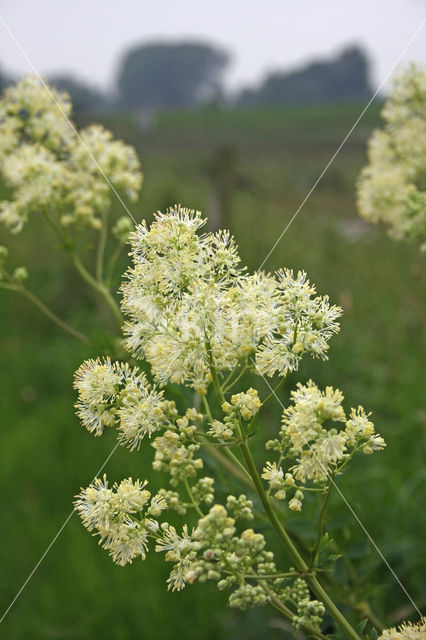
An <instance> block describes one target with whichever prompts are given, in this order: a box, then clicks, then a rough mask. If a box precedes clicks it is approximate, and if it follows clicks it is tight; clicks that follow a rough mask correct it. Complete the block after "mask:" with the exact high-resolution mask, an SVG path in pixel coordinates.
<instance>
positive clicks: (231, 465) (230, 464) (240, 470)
mask: <svg viewBox="0 0 426 640" xmlns="http://www.w3.org/2000/svg"><path fill="white" fill-rule="evenodd" d="M202 401H203V405H204V410H205V412H206V415H207V417H208V419H209V421H210V422H211V421H212V420H213V417H212V412H211V410H210V405H209V402H208V400H207V398H206V396H202ZM223 451H224V453H225V455H226V456H227V457H228V458H229V460H227V459H226V458H225V456H224V455H223V454H222V453H221V452H220V451H217V450H216V449H210V450H209V453H211V455H212V456H213V458H216V460H217V461H218V462H220V463H221V464H222V465H223V466H224V467H225V468H226V469H228V470H229V471H231V473H233V474H234V476H237V477H238V478H239V479H240V480H242V481H243V482H245V483H246V484H247V483H248V485H249V486H250V487H251V488H253V487H252V482H251V478H250V476H249V474H248V473H247V469H246V468H245V467H244V465H243V464H241V462H240V460H238V458H237V456H236V455H235V454H234V453H232V451H231V450H230V449H229V447H227V446H224V447H223Z"/></svg>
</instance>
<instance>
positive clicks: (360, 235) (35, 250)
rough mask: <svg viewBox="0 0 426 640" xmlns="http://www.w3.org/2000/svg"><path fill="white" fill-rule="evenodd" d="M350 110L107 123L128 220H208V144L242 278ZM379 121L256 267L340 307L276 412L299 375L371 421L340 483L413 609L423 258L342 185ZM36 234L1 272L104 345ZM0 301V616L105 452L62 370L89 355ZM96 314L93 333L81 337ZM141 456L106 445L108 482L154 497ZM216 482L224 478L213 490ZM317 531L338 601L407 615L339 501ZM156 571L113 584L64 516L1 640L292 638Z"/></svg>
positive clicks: (105, 561)
mask: <svg viewBox="0 0 426 640" xmlns="http://www.w3.org/2000/svg"><path fill="white" fill-rule="evenodd" d="M360 111H361V107H360V106H358V105H347V106H339V107H321V108H320V109H317V108H305V109H288V110H277V111H273V112H257V111H247V112H243V113H239V112H219V111H206V112H198V113H191V114H187V113H175V114H167V115H163V116H161V117H159V118H158V121H157V122H156V124H155V126H154V128H153V130H152V131H150V132H148V133H141V132H139V131H138V130H137V127H136V126H135V125H134V123H132V122H131V121H130V120H128V119H125V118H124V119H123V118H121V119H114V121H113V122H112V123H110V124H112V125H113V127H114V128H115V130H116V131H117V132H118V134H119V135H123V136H124V137H126V138H127V139H130V140H131V141H132V142H133V143H134V144H135V145H136V147H137V149H138V152H139V154H140V156H141V160H142V164H143V169H144V174H145V184H144V188H143V193H142V197H141V200H140V202H139V203H138V205H137V206H135V207H133V208H132V213H133V215H135V217H137V218H139V219H140V218H143V217H145V218H147V219H150V218H151V215H152V211H154V210H157V209H164V208H165V207H166V206H168V205H169V204H174V203H175V202H181V203H182V204H183V205H186V206H189V207H192V208H200V209H202V210H203V211H204V212H206V213H208V211H209V207H210V203H211V199H212V193H213V190H214V186H213V183H212V179H211V166H212V157H213V154H214V153H215V152H216V151H217V149H218V148H220V147H221V146H222V145H225V144H226V145H231V147H232V148H233V149H234V153H235V163H236V166H235V174H234V178H235V180H234V186H235V188H234V189H233V193H232V206H231V215H230V217H229V218H228V219H226V220H224V225H225V226H227V227H230V228H231V230H232V232H233V233H234V234H235V236H236V239H237V242H238V244H239V246H240V252H241V256H242V260H243V262H245V263H247V264H248V265H249V267H250V268H251V269H255V268H257V267H258V266H259V265H260V264H261V263H262V261H263V260H264V258H265V256H266V255H267V253H268V252H269V250H270V249H271V247H272V245H273V244H274V242H275V241H276V239H277V238H278V236H279V234H280V233H281V231H282V229H283V228H284V227H285V226H286V224H287V222H288V221H289V220H290V218H291V216H292V215H293V214H294V212H295V211H296V209H297V207H298V206H299V204H300V202H301V201H302V200H303V198H304V196H305V195H306V193H307V191H308V190H309V188H310V187H311V185H312V184H313V182H314V181H315V180H316V178H317V176H318V175H319V173H320V172H321V171H322V169H323V167H324V166H325V164H326V163H327V162H328V160H329V158H330V156H331V154H332V153H333V152H334V150H335V149H336V147H337V146H338V144H339V143H340V141H341V139H342V138H343V137H344V135H345V133H346V132H347V130H348V129H349V128H350V126H351V125H352V123H353V121H354V120H355V118H356V116H357V115H358V113H359V112H360ZM377 123H378V108H377V107H375V108H374V109H372V110H371V111H370V112H369V113H368V115H367V118H366V119H365V120H363V121H362V123H361V124H360V126H359V127H358V128H357V129H356V132H355V135H354V136H353V137H352V138H351V139H350V140H349V141H348V143H347V144H346V145H345V147H344V148H343V150H342V152H341V153H340V154H339V156H338V158H337V159H336V161H335V163H334V164H333V166H332V167H331V168H330V170H329V171H328V172H327V174H326V175H325V177H324V179H323V180H322V181H321V183H320V184H319V185H318V188H317V189H316V190H315V192H314V193H313V195H312V197H311V198H310V200H309V201H308V202H307V203H306V205H305V206H304V208H303V209H302V211H301V212H300V214H299V215H298V217H297V218H296V220H295V221H294V223H293V225H292V226H291V227H290V229H289V230H288V231H287V233H286V234H285V236H284V237H283V239H282V240H281V242H280V243H279V245H278V247H277V248H276V250H275V251H274V252H273V254H272V255H271V257H270V259H269V260H268V262H267V264H266V265H265V268H266V269H269V270H272V269H274V268H278V267H281V266H288V267H291V268H293V269H296V270H297V269H305V270H306V271H307V272H308V274H309V276H310V278H311V280H312V281H313V282H315V283H316V285H317V289H318V291H319V292H320V293H328V294H329V295H330V298H331V300H332V301H333V302H337V303H338V304H341V305H342V306H343V308H344V310H345V313H344V316H343V319H342V329H341V333H340V334H339V335H338V336H337V337H336V338H334V339H333V340H332V343H331V350H330V360H329V361H328V362H326V363H322V362H318V361H306V360H305V361H304V363H303V364H302V367H301V370H300V371H299V372H298V373H297V374H293V375H292V376H291V378H290V379H289V381H288V383H287V384H286V386H285V388H284V389H283V390H282V392H281V396H280V397H281V399H282V401H283V402H284V403H285V402H286V401H287V399H288V396H289V392H290V389H291V387H292V386H294V385H295V383H296V382H297V381H298V380H302V381H306V380H307V379H309V378H310V377H312V378H313V379H314V380H315V381H316V382H317V383H318V384H319V385H326V384H331V385H335V386H337V387H339V388H341V389H342V390H343V391H344V393H345V397H346V401H347V404H348V406H352V405H355V406H356V405H357V404H358V403H362V404H363V405H364V406H365V407H366V408H368V409H369V410H372V411H373V418H374V421H375V424H376V427H377V430H378V431H379V432H380V433H381V434H382V435H383V436H384V437H385V439H386V440H387V442H388V447H387V448H386V449H385V451H384V452H383V453H380V454H377V455H375V456H374V457H372V458H370V457H368V456H364V457H362V458H360V459H358V460H357V461H355V462H354V464H353V466H352V468H351V470H350V471H349V472H348V473H347V474H346V475H344V476H343V477H342V478H341V479H340V480H339V486H340V487H341V490H342V492H343V493H344V495H345V496H346V498H347V499H348V501H349V502H350V504H351V505H352V506H353V509H354V510H355V511H356V513H357V514H358V516H359V518H360V519H361V521H362V522H363V524H364V525H365V527H366V529H367V530H368V531H369V533H370V534H371V536H372V538H373V539H374V540H375V541H376V543H377V544H378V546H379V547H380V549H381V551H382V552H383V554H384V555H385V556H386V558H387V560H388V561H389V563H390V564H391V566H392V568H393V569H394V570H395V572H396V574H397V575H398V577H399V578H400V580H401V581H402V583H403V584H404V586H405V587H406V589H407V591H408V592H409V593H410V595H411V596H412V597H413V599H414V600H415V602H416V603H417V604H418V605H419V606H422V607H424V606H425V604H426V602H425V598H426V594H425V592H424V587H423V583H422V578H421V576H422V573H423V574H424V570H425V568H426V567H425V565H426V557H425V552H424V545H423V544H422V539H423V538H422V529H423V531H424V526H425V515H424V510H422V509H421V500H422V495H424V484H425V480H426V472H425V471H424V467H423V466H422V460H423V459H424V447H425V440H426V438H425V427H426V409H425V407H424V371H425V364H426V362H425V357H424V353H425V351H424V346H425V338H424V332H423V331H422V329H423V327H424V312H425V305H424V291H425V279H426V278H425V273H424V259H422V258H421V256H420V254H419V252H418V250H417V248H416V247H410V246H407V245H404V244H398V243H396V242H394V241H392V240H390V239H389V238H388V237H387V236H386V235H385V233H384V232H383V230H381V229H373V228H371V227H369V226H367V225H366V224H364V223H363V222H362V221H361V220H360V219H359V218H358V216H357V212H356V208H355V201H354V184H355V180H356V176H357V174H358V172H359V169H360V168H361V167H362V166H363V163H364V162H365V141H366V139H367V137H368V135H369V133H370V132H371V128H372V127H373V126H375V125H376V124H377ZM40 224H41V223H40V221H39V220H37V219H36V220H33V221H32V222H31V224H30V225H29V227H28V229H26V230H25V232H24V233H23V234H22V236H20V237H18V238H13V239H12V251H11V256H12V258H11V260H12V261H13V263H14V264H16V265H18V264H22V263H24V264H26V265H28V267H29V270H30V276H31V277H30V281H29V286H31V288H32V289H33V290H35V291H37V292H38V293H39V294H40V296H41V297H43V299H44V300H47V301H49V302H51V304H52V306H54V307H55V310H57V311H58V313H60V314H62V315H63V316H65V317H67V318H68V319H70V320H72V321H74V322H75V324H76V325H77V326H78V328H80V329H84V330H86V331H88V332H97V333H98V340H99V342H101V341H102V339H103V338H102V334H103V332H104V331H106V330H107V329H108V322H109V317H108V315H107V314H105V315H104V313H103V312H102V310H101V309H100V308H99V306H98V305H97V304H96V305H95V306H93V302H92V301H91V298H90V296H89V295H88V292H87V291H86V289H85V287H84V285H81V284H80V283H79V281H78V280H77V278H76V276H75V275H74V274H73V272H72V271H71V269H70V266H69V265H68V264H67V263H66V261H65V259H64V258H63V257H62V255H61V253H60V252H59V251H58V250H57V249H56V248H53V249H52V242H51V238H50V237H49V234H48V231H47V230H43V229H42V228H41V227H40V226H39V225H40ZM0 233H1V236H0V244H1V243H2V242H6V239H7V243H8V244H9V238H8V237H7V235H6V233H5V232H4V230H3V229H2V230H1V231H0ZM124 266H125V262H124V261H123V262H122V264H121V268H122V269H123V268H124ZM0 295H1V297H0V331H1V335H2V337H3V339H2V347H1V354H2V363H3V366H2V367H1V369H0V385H1V389H2V393H1V396H0V415H1V416H2V420H1V423H2V426H3V429H2V447H1V452H0V474H1V482H0V487H1V489H0V491H1V499H2V502H3V504H4V508H3V513H2V519H1V525H0V526H1V536H2V545H1V550H0V554H1V561H2V572H1V576H0V603H1V607H0V608H1V609H5V608H6V606H8V604H9V602H10V601H11V600H12V598H13V597H14V595H15V594H16V592H17V590H18V589H19V587H20V586H21V584H22V583H23V582H24V580H25V579H26V577H27V575H28V573H29V571H30V570H31V569H32V567H33V566H34V565H35V563H36V562H37V561H38V559H39V558H40V556H41V554H42V553H43V551H44V549H45V548H46V547H47V545H48V544H49V542H50V540H51V539H52V538H53V536H54V535H55V533H56V532H57V530H58V528H59V526H60V525H61V524H62V522H63V521H64V520H65V518H66V517H67V515H68V514H69V512H70V510H71V502H72V499H73V495H74V494H75V493H76V492H77V491H78V489H79V487H80V486H82V485H86V484H87V483H88V482H90V480H91V479H92V477H93V475H94V473H95V472H96V470H97V469H98V468H99V467H100V466H101V464H102V462H103V461H104V460H105V458H106V457H107V455H108V454H109V452H110V451H111V450H112V448H113V447H114V445H115V437H114V434H113V433H108V434H106V435H105V436H104V437H103V438H97V439H95V438H93V437H91V436H90V435H89V434H88V433H87V432H86V431H85V430H83V429H82V428H81V427H80V425H79V423H78V421H77V419H76V418H75V416H74V413H73V408H72V405H73V402H74V393H73V391H72V375H73V372H74V370H75V369H76V368H77V366H78V365H79V364H80V363H81V361H82V360H83V359H84V358H87V357H89V356H92V355H97V353H92V352H91V351H90V350H89V349H88V348H87V347H85V346H83V345H78V344H76V343H74V342H73V341H72V339H71V338H68V337H67V336H66V335H63V334H61V333H60V332H59V331H58V330H57V329H56V328H55V327H54V326H51V325H50V324H49V323H48V321H47V320H46V321H45V319H44V318H43V317H42V316H40V315H39V314H38V311H37V310H36V309H33V308H31V307H29V306H28V305H27V303H26V302H25V301H24V300H23V299H22V300H21V299H19V298H18V297H14V296H13V294H7V293H5V292H1V293H0ZM93 312H96V313H97V317H98V318H100V320H101V322H100V323H96V324H95V323H94V321H93V315H92V314H93ZM102 326H103V327H104V329H102V328H100V327H102ZM265 393H266V390H265ZM279 416H280V408H279V407H278V406H273V403H270V406H269V409H268V413H267V415H266V416H265V420H264V424H263V429H264V430H265V434H263V433H262V434H259V436H258V439H259V446H258V448H257V450H256V452H255V453H256V459H257V460H258V462H259V464H260V463H261V460H262V459H263V458H262V456H263V453H262V442H263V440H264V439H267V438H268V437H270V435H271V433H273V431H274V429H276V428H277V424H278V423H279ZM149 449H150V447H149V443H148V442H147V443H146V445H145V446H144V447H143V451H142V452H141V453H139V454H138V453H133V454H130V453H129V452H128V451H127V450H123V449H121V448H119V449H118V450H117V451H116V452H115V454H114V455H113V457H112V458H111V460H110V462H109V463H108V465H107V469H106V470H107V472H108V475H109V476H110V477H111V478H112V479H120V478H122V477H124V476H128V475H133V477H138V476H139V477H150V478H151V477H152V482H153V483H158V482H159V480H158V478H157V476H155V475H153V474H152V473H151V471H150V470H149V467H150V462H149V455H150V452H149ZM230 482H231V485H232V481H230V480H229V478H227V477H226V476H221V477H220V478H219V483H218V484H219V489H220V490H222V489H223V490H224V489H226V488H227V486H228V485H229V483H230ZM311 509H312V510H314V509H315V505H314V504H313V505H312V506H311ZM308 511H309V508H308ZM289 526H290V527H291V528H292V529H293V531H295V532H297V533H298V535H300V536H301V537H302V538H305V539H306V540H309V537H310V535H311V531H310V527H309V522H307V516H306V515H304V514H303V513H302V514H301V515H300V516H291V517H289ZM329 526H330V528H331V529H332V531H333V533H334V535H335V537H336V539H337V540H338V542H339V544H342V545H343V544H344V545H345V546H346V547H347V549H348V555H349V556H350V558H351V561H352V563H353V566H354V567H355V569H356V571H357V573H358V574H359V579H360V584H359V585H353V586H352V589H353V590H355V591H357V592H358V594H362V595H363V596H365V597H366V598H367V599H368V600H369V601H370V603H371V605H372V607H373V609H374V611H375V613H376V614H377V615H378V616H379V617H381V618H383V619H384V621H385V622H386V624H387V625H390V624H393V623H394V622H395V621H397V620H398V619H400V618H403V617H407V616H408V617H409V616H413V613H414V612H413V610H412V608H411V605H410V603H409V601H408V599H407V597H406V596H405V594H404V593H403V591H402V590H401V588H400V586H399V585H398V583H397V582H396V581H395V579H394V578H393V577H392V575H391V574H390V572H389V569H388V568H387V567H386V566H385V564H384V563H383V561H382V560H381V558H380V557H379V555H378V554H377V552H376V551H375V550H374V548H373V547H372V546H371V545H369V543H368V541H367V540H366V537H365V535H364V533H363V531H362V530H361V529H360V527H359V525H358V524H357V523H356V522H355V520H354V518H353V516H352V514H351V513H350V512H349V510H348V509H347V507H346V505H345V504H344V502H343V501H342V499H341V498H340V497H339V496H338V495H335V496H333V497H332V500H331V508H330V515H329ZM266 533H267V534H268V532H267V531H266ZM277 552H278V558H280V552H279V550H277ZM348 570H349V571H350V570H351V567H349V569H348V567H347V566H346V565H345V563H344V562H343V561H339V562H338V563H337V573H336V577H337V579H338V581H340V582H339V584H340V585H341V586H340V587H338V590H339V589H340V590H341V591H342V592H343V591H344V589H345V586H344V585H345V583H346V582H347V577H348V576H347V573H348ZM167 574H168V567H167V566H166V565H165V564H164V562H163V559H162V558H160V557H157V555H156V554H154V553H152V554H151V555H150V556H149V557H148V559H147V560H146V562H144V563H142V562H136V563H134V564H133V565H132V566H129V567H126V568H124V569H123V568H119V567H116V566H114V565H113V564H112V563H111V561H110V559H109V558H108V557H107V555H106V554H105V553H104V552H102V551H101V550H100V549H98V548H97V545H96V540H95V539H94V538H92V537H90V536H89V535H88V534H87V532H86V531H85V530H84V529H83V528H82V527H81V525H80V524H79V522H78V521H77V519H76V518H74V517H73V518H72V519H71V521H70V523H69V524H68V526H67V527H66V528H65V529H64V531H63V533H62V534H61V536H60V537H59V539H58V540H57V542H56V544H55V546H54V547H53V548H52V549H51V551H50V552H49V554H48V555H47V557H46V559H45V561H44V562H43V564H42V565H41V566H40V568H39V569H38V571H37V572H36V573H35V575H34V577H33V578H32V580H31V582H30V583H29V584H28V586H27V588H26V589H25V591H24V592H23V593H22V596H21V597H20V598H19V600H18V601H17V602H16V604H15V606H14V607H13V609H12V610H11V611H10V613H9V615H8V617H7V618H6V620H5V622H4V623H3V630H4V637H5V638H6V637H7V638H14V640H20V639H24V638H28V637H31V638H34V640H39V639H40V640H41V639H43V640H45V639H50V638H52V639H54V638H61V639H64V640H68V639H73V640H86V639H89V638H92V637H95V636H96V637H100V638H108V639H111V640H121V639H123V640H124V639H126V640H128V639H133V638H138V639H139V638H153V637H156V638H157V639H158V640H173V639H175V638H177V637H183V638H185V640H195V638H200V637H202V638H203V639H204V638H205V639H207V640H209V639H210V638H211V639H213V638H214V639H215V640H218V639H219V640H221V639H227V638H233V639H235V640H239V639H240V638H241V639H242V638H244V639H248V640H251V639H253V640H254V639H255V638H258V637H261V636H265V635H266V634H267V637H268V638H271V639H272V640H273V639H274V638H283V637H290V635H287V634H288V630H286V628H285V627H283V626H282V622H281V621H278V620H277V617H276V614H274V613H273V612H272V611H271V612H269V611H268V610H261V609H257V610H253V611H250V612H247V613H240V612H238V611H234V610H231V609H229V608H226V606H225V603H226V594H223V593H218V592H217V589H216V588H215V586H214V585H213V584H207V585H195V586H193V587H190V588H187V589H186V590H185V591H183V592H182V593H180V594H170V593H167V591H166V589H165V580H166V577H167ZM414 617H415V615H414Z"/></svg>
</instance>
